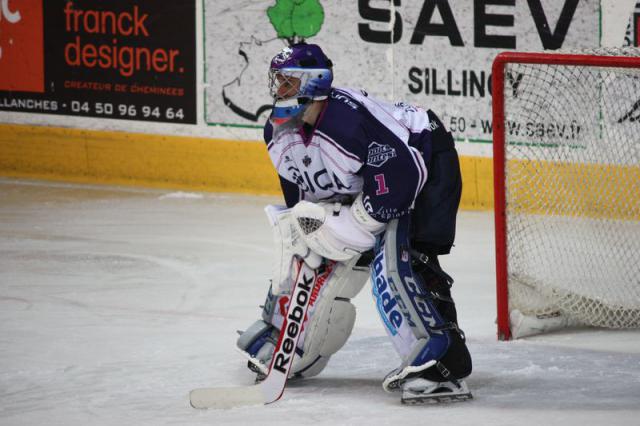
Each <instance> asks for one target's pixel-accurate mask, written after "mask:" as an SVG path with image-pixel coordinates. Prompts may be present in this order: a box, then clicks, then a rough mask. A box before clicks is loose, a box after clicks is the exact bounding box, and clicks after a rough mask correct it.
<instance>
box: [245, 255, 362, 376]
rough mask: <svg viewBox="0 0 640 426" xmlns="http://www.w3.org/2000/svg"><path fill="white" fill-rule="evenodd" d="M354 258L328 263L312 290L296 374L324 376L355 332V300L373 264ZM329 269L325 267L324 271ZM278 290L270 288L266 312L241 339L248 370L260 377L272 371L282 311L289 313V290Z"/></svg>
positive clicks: (324, 266) (296, 361)
mask: <svg viewBox="0 0 640 426" xmlns="http://www.w3.org/2000/svg"><path fill="white" fill-rule="evenodd" d="M357 261H358V258H354V259H351V260H350V261H349V262H333V261H327V262H326V264H324V265H323V267H322V268H321V271H320V273H319V274H318V284H317V288H318V291H317V292H314V293H312V295H311V301H310V306H309V308H308V311H307V318H306V319H305V321H304V324H303V331H302V333H303V334H302V335H301V336H300V338H299V340H298V347H297V348H296V353H297V354H298V356H297V357H296V359H295V360H294V363H293V366H292V368H291V376H296V377H311V376H315V375H317V374H319V373H320V372H321V371H322V370H323V369H324V367H325V366H326V365H327V363H328V361H329V358H330V357H331V355H333V354H334V353H335V352H337V351H338V350H339V349H340V348H341V347H342V346H343V345H344V344H345V343H346V341H347V339H348V338H349V336H350V335H351V331H352V330H353V325H354V323H355V316H356V311H355V307H354V306H353V304H352V303H351V302H350V299H351V298H352V297H354V296H355V295H357V294H358V293H359V292H360V290H361V289H362V287H363V286H364V284H365V282H366V281H367V279H368V272H367V271H368V268H367V267H365V266H358V265H357ZM323 268H324V269H323ZM283 287H286V286H280V289H281V293H280V294H274V293H273V291H272V289H271V288H270V289H269V292H268V294H267V299H266V301H265V305H264V308H263V312H262V320H258V321H256V322H255V323H254V324H253V325H252V326H250V327H249V328H248V329H247V330H246V331H245V332H244V333H242V334H241V335H240V337H239V338H238V341H237V346H238V348H239V349H240V350H241V351H242V352H243V353H244V355H245V356H246V357H247V358H249V362H250V365H249V368H250V369H251V370H252V371H254V372H257V373H258V379H260V377H261V376H264V375H265V374H266V372H267V371H268V367H269V365H270V363H271V357H272V355H273V349H274V348H275V343H276V342H277V340H278V336H279V333H280V327H281V325H282V322H283V315H284V314H285V313H286V309H287V304H288V300H289V293H290V289H289V288H286V290H283Z"/></svg>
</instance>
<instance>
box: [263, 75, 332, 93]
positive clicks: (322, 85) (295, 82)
mask: <svg viewBox="0 0 640 426" xmlns="http://www.w3.org/2000/svg"><path fill="white" fill-rule="evenodd" d="M332 80H333V74H332V72H331V70H330V69H328V68H271V69H270V70H269V90H270V93H271V97H272V98H273V100H274V101H278V100H282V99H291V98H308V99H312V100H322V99H326V98H327V96H328V95H329V91H330V90H331V82H332ZM284 84H287V85H288V86H290V87H291V88H295V87H297V90H296V91H295V92H293V93H289V91H290V90H287V89H284V90H283V92H284V93H279V91H280V90H281V89H280V88H281V86H282V85H284ZM285 94H286V97H283V95H285Z"/></svg>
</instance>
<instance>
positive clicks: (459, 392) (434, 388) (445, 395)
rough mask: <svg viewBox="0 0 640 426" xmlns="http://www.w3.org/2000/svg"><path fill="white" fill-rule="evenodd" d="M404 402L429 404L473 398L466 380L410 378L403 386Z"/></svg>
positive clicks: (402, 400) (402, 399)
mask: <svg viewBox="0 0 640 426" xmlns="http://www.w3.org/2000/svg"><path fill="white" fill-rule="evenodd" d="M401 388H402V398H401V399H400V401H401V402H402V403H403V404H429V403H439V402H457V401H466V400H468V399H471V398H473V396H472V395H471V392H470V391H469V388H468V387H467V384H466V383H465V381H464V380H455V381H447V382H432V381H430V380H427V379H423V378H420V377H418V378H415V379H410V380H408V381H406V382H404V383H403V384H402V386H401Z"/></svg>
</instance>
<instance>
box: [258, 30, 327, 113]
mask: <svg viewBox="0 0 640 426" xmlns="http://www.w3.org/2000/svg"><path fill="white" fill-rule="evenodd" d="M332 67H333V64H332V62H331V60H330V59H329V58H327V56H326V55H325V54H324V52H323V51H322V49H321V48H320V46H318V45H315V44H306V43H299V44H294V45H291V46H289V47H285V48H284V49H283V50H282V51H281V52H280V53H278V54H277V55H276V56H275V57H274V58H273V59H272V60H271V66H270V68H269V89H270V92H271V97H272V98H273V111H272V113H271V117H270V120H271V122H272V124H274V125H281V124H284V123H286V122H287V121H289V120H291V119H292V118H294V117H297V116H300V115H301V113H302V112H303V111H304V109H305V108H306V105H307V104H308V103H309V102H310V101H312V100H322V99H326V98H327V96H328V95H329V91H330V90H331V82H332V81H333V72H332Z"/></svg>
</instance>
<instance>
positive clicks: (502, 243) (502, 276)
mask: <svg viewBox="0 0 640 426" xmlns="http://www.w3.org/2000/svg"><path fill="white" fill-rule="evenodd" d="M616 54H618V53H617V52H616V53H614V55H616ZM614 55H609V54H604V55H603V54H558V53H522V52H504V53H500V54H498V55H497V56H496V58H495V60H494V62H493V70H492V71H493V72H492V89H493V104H492V108H493V164H494V168H493V172H494V197H495V198H494V206H495V247H496V291H497V328H498V338H499V339H500V340H509V339H511V338H512V337H513V335H512V330H511V328H510V306H509V292H510V291H512V290H511V289H510V285H509V282H510V281H509V279H510V275H509V274H510V272H511V271H510V270H509V268H510V266H509V261H508V260H509V256H513V254H512V253H510V251H509V250H510V247H509V241H510V240H511V241H512V244H513V241H518V242H519V241H520V240H519V239H518V238H519V237H518V236H515V235H514V236H508V232H509V225H510V224H509V220H510V217H511V216H510V215H511V214H512V213H511V212H510V211H509V210H508V209H509V208H512V205H513V204H514V203H513V202H512V201H511V200H508V199H507V198H508V191H509V189H508V184H507V179H508V178H509V177H508V176H507V175H508V172H507V162H508V161H515V162H519V164H520V165H519V166H518V167H516V168H520V169H524V168H525V166H523V165H522V163H523V162H527V163H528V164H529V165H530V164H531V162H532V161H535V162H537V163H538V165H537V166H536V167H537V170H538V171H536V172H532V173H537V174H547V173H549V172H548V170H549V169H553V168H557V167H564V168H565V169H566V167H567V166H566V164H567V163H569V162H571V161H572V160H571V158H572V157H576V156H577V155H581V152H583V151H584V152H586V151H589V150H590V147H588V146H587V147H585V146H582V145H581V144H585V145H586V144H587V142H584V140H583V138H582V135H583V134H587V133H588V131H585V127H584V126H583V125H581V124H579V123H578V122H577V121H576V123H578V124H576V125H575V127H574V126H573V117H572V118H571V120H572V121H571V127H570V130H567V129H566V128H562V127H561V126H564V125H565V124H555V125H554V124H551V125H545V121H544V120H547V121H546V123H548V122H549V120H553V119H554V118H551V119H549V118H546V119H543V118H540V119H531V121H529V122H527V123H526V125H524V126H521V124H522V123H518V122H516V121H508V120H509V115H508V114H509V112H508V111H507V110H506V108H507V107H508V106H507V99H506V97H505V95H506V96H507V97H509V96H512V97H514V98H517V97H518V94H517V92H518V90H519V88H520V87H519V86H514V82H516V83H519V84H523V85H524V84H525V83H528V81H524V80H527V79H533V78H547V76H548V75H550V74H552V73H555V72H556V70H558V69H559V68H565V67H566V68H567V69H571V70H572V71H571V72H572V73H574V74H573V76H572V77H561V78H558V81H559V83H558V82H555V81H554V80H553V79H554V78H556V77H555V76H554V77H549V83H548V85H549V86H550V87H549V94H548V95H547V96H545V95H540V96H538V97H539V98H540V99H539V100H536V101H535V102H539V105H536V104H535V103H534V101H532V102H531V103H530V104H528V105H526V106H525V107H524V108H523V111H525V113H527V114H528V113H531V114H533V115H536V114H537V110H540V111H545V110H550V109H554V108H557V110H555V109H554V113H551V112H550V113H549V114H550V115H549V116H551V117H556V116H559V115H560V114H561V113H562V112H563V111H565V110H566V111H568V112H569V113H570V114H574V113H575V111H573V109H576V108H578V107H579V105H580V104H581V103H585V102H587V101H585V100H583V99H581V98H580V99H579V100H578V101H572V102H570V103H569V102H567V103H566V104H562V101H558V102H559V103H560V104H562V105H561V106H559V107H554V108H551V107H550V105H552V104H553V102H554V101H553V99H554V97H557V93H554V92H553V91H554V90H555V89H556V87H557V86H560V85H562V84H564V82H565V81H570V82H571V84H573V86H571V87H572V88H571V90H570V91H571V92H576V91H579V90H578V89H575V83H576V80H580V79H581V77H580V76H577V75H576V74H575V73H576V72H577V71H576V70H578V69H584V70H592V69H601V70H606V71H607V72H611V73H613V74H611V75H612V76H613V77H606V78H604V77H602V76H600V77H593V78H594V80H593V81H590V80H589V78H591V77H590V76H591V75H593V74H589V73H590V72H591V71H585V77H584V80H585V81H584V84H585V86H587V85H589V87H588V88H587V89H585V91H587V92H592V93H591V96H590V97H585V99H589V101H591V102H594V104H593V105H586V110H587V111H593V109H595V110H596V111H597V110H602V109H606V110H605V111H604V112H603V111H599V112H598V114H599V117H600V121H601V122H600V123H597V124H598V125H599V126H600V130H599V131H600V133H602V132H603V130H602V126H603V124H602V122H604V121H606V119H602V117H603V115H605V116H606V114H608V113H609V111H610V109H611V108H610V107H604V106H603V105H604V100H603V98H602V96H603V95H602V93H601V92H602V91H603V90H606V88H605V89H603V87H604V86H605V85H606V84H609V81H613V82H615V80H616V77H615V72H616V71H615V70H622V69H635V70H640V57H639V56H640V55H639V54H638V53H637V51H636V52H634V53H632V55H638V56H614ZM521 65H524V66H531V68H530V69H537V68H536V67H537V66H540V67H543V68H541V69H548V70H550V71H549V72H547V71H544V70H543V71H535V72H532V73H531V74H530V75H529V74H526V75H525V74H522V75H521V74H518V76H517V78H516V77H514V76H513V75H509V72H510V71H508V70H507V68H508V67H512V66H521ZM634 72H635V71H634ZM587 74H589V75H587ZM638 78H639V79H640V74H639V75H638ZM628 84H631V85H632V86H630V87H631V90H632V91H633V90H639V91H638V92H637V93H635V94H632V96H635V97H636V98H637V99H638V103H637V104H636V105H635V107H636V108H637V109H638V108H639V107H640V89H637V88H638V87H640V86H638V85H635V84H636V83H635V82H633V78H631V83H628ZM540 87H542V85H540ZM594 88H597V90H596V89H594ZM537 90H544V89H540V88H538V89H537ZM620 90H623V89H620ZM624 90H627V89H624ZM598 91H599V92H598ZM512 92H513V93H512ZM593 92H595V93H596V95H595V96H594V95H593ZM636 95H637V96H636ZM521 96H527V95H521ZM607 96H608V97H609V98H611V97H615V96H617V95H611V96H609V95H607ZM531 97H532V98H533V97H536V96H535V95H531ZM594 99H595V100H594ZM516 100H517V99H516ZM607 101H610V99H607ZM638 110H639V111H640V109H638ZM545 112H546V111H545ZM553 114H555V115H553ZM541 116H542V115H541ZM520 117H522V116H520ZM547 117H548V116H547ZM632 118H634V119H635V120H636V121H637V125H635V124H634V123H629V125H634V126H635V127H634V128H635V129H636V130H637V131H638V133H637V134H640V112H639V113H638V115H637V116H633V117H632ZM519 119H521V118H519ZM514 120H517V119H514ZM560 120H561V119H559V121H558V122H559V123H561V121H560ZM592 121H593V120H592ZM596 121H597V120H596ZM531 123H533V125H531V126H529V124H531ZM605 125H606V124H605ZM545 126H546V127H545ZM525 128H526V129H527V130H526V132H524V131H521V132H520V133H517V131H518V130H521V129H525ZM530 128H531V129H533V130H531V129H530ZM561 128H562V129H563V132H565V131H566V132H565V133H567V134H570V136H571V137H568V136H567V135H566V134H565V135H562V136H561V137H560V138H559V137H558V134H560V131H559V129H561ZM594 132H596V133H597V132H598V130H597V129H595V130H594ZM605 132H606V129H605ZM629 132H631V131H629ZM514 133H517V134H518V135H519V136H520V137H521V140H510V139H509V138H510V137H511V138H513V134H514ZM538 136H539V137H540V140H537V139H536V138H537V137H538ZM601 136H602V135H601ZM628 137H630V138H632V140H630V143H631V144H634V143H636V144H639V143H640V142H638V141H637V140H633V138H634V136H633V133H629V136H628ZM553 138H556V139H559V140H560V142H558V141H554V140H552V139H553ZM516 139H517V138H516ZM525 139H526V140H525ZM617 139H620V138H619V137H617ZM617 139H616V140H617ZM571 144H573V145H575V146H574V147H573V148H571V149H573V150H574V152H578V153H579V154H575V155H574V154H573V153H571V152H570V153H569V155H568V156H567V160H559V159H557V158H551V159H550V160H549V159H546V158H543V157H541V159H540V160H538V159H537V157H536V155H537V153H538V152H541V151H543V150H545V149H547V150H555V151H556V152H557V151H560V150H562V149H564V148H565V146H570V145H571ZM511 145H513V146H522V147H525V146H526V147H528V148H527V149H530V150H531V151H532V153H526V154H522V155H521V158H520V159H514V160H509V159H508V158H507V155H506V151H507V147H508V146H511ZM567 149H569V148H567ZM535 150H537V152H534V151H535ZM621 152H622V154H621V156H623V157H624V156H625V155H626V156H627V157H628V156H629V151H628V150H627V151H624V149H623V150H622V151H621ZM554 155H555V153H554ZM637 155H638V153H637V151H636V152H635V157H636V158H635V159H634V158H632V159H631V163H630V164H626V163H624V161H625V160H624V158H623V157H621V159H620V160H613V163H614V164H619V165H614V166H610V165H609V166H602V167H615V168H624V172H623V173H620V175H621V176H622V175H624V176H626V177H624V178H621V179H626V180H625V181H624V182H623V185H622V186H630V188H629V189H630V191H632V193H631V195H628V194H627V195H619V194H617V193H616V194H615V196H609V198H607V200H608V201H607V202H610V199H612V198H615V200H620V199H622V200H624V201H625V203H626V204H631V211H626V212H625V211H623V212H622V213H620V214H621V215H622V216H623V217H622V219H624V220H629V219H631V221H633V224H632V226H633V230H634V232H635V230H637V229H638V228H637V227H636V225H635V224H637V223H638V222H637V220H638V215H639V213H638V209H637V206H638V198H640V195H639V194H640V189H639V188H640V186H639V185H638V176H640V174H638V170H637V169H638V163H637ZM594 157H596V158H597V157H598V156H597V155H595V156H594ZM580 161H582V160H580ZM592 162H594V161H593V157H590V158H589V159H588V160H585V161H584V162H583V163H582V164H583V165H582V166H580V167H581V168H582V169H585V168H592V164H591V163H592ZM634 162H635V163H636V164H635V167H634V164H633V163H634ZM542 163H544V165H542V166H541V164H542ZM558 164H561V166H558ZM527 167H528V166H527ZM569 167H571V166H569ZM574 168H575V167H574ZM539 170H542V172H540V171H539ZM607 170H609V169H607ZM628 170H630V172H629V171H628ZM563 173H564V172H563ZM566 173H569V172H566ZM580 173H583V175H582V176H581V178H580V179H585V177H584V176H585V175H594V174H595V173H592V172H589V173H585V172H583V171H581V172H580ZM606 174H611V173H609V172H606ZM614 174H616V175H617V173H614ZM629 174H630V175H631V177H629V176H628V175H629ZM524 185H526V187H529V188H530V187H534V188H533V189H536V188H537V187H538V186H537V184H536V185H531V183H530V182H529V183H525V184H524ZM600 185H603V186H607V184H600ZM616 185H617V186H620V185H619V182H616ZM552 186H553V184H552ZM566 186H567V184H566V183H563V188H564V189H563V190H566ZM522 188H524V187H522ZM522 188H521V189H522ZM511 191H512V192H513V191H515V189H513V188H512V189H511ZM550 192H560V190H558V189H557V188H556V190H554V191H550ZM567 192H568V193H571V192H579V191H577V190H572V189H571V188H570V189H569V190H567ZM636 192H637V193H636ZM532 194H534V191H530V194H529V195H527V197H528V201H527V203H529V204H532V203H531V199H532V198H533V197H535V195H532ZM571 196H572V197H574V195H571ZM590 202H591V201H590ZM598 202H601V201H598ZM614 202H618V201H614ZM553 203H555V204H554V208H555V209H558V201H557V200H554V201H553ZM601 203H602V202H601ZM626 204H625V205H626ZM527 208H528V207H527ZM572 208H573V207H572ZM615 208H616V209H617V210H619V208H618V206H615ZM515 209H521V211H520V212H518V213H522V211H524V208H522V207H515ZM563 209H565V210H564V211H565V212H566V210H567V209H569V208H568V207H564V208H563V207H560V208H559V210H556V211H554V212H551V213H549V215H555V216H561V215H563ZM604 210H607V209H606V208H605V209H604ZM617 210H616V211H617ZM558 212H560V213H558ZM535 213H536V214H537V215H538V216H543V215H544V214H546V213H543V214H541V213H540V212H535ZM576 214H577V216H589V214H585V213H582V212H578V213H576V212H575V209H574V210H572V211H571V212H570V213H569V215H570V216H571V217H575V216H576ZM608 214H609V213H604V214H603V213H600V216H607V215H608ZM591 216H592V217H593V216H597V214H591ZM616 219H619V218H616ZM571 220H573V219H571ZM598 220H600V221H602V219H598ZM556 226H557V228H556V229H562V228H563V225H556ZM523 228H526V226H523ZM527 229H528V228H527ZM626 232H628V231H626ZM621 233H623V232H622V231H621ZM636 236H637V237H638V239H639V240H640V235H636ZM523 238H525V239H526V238H528V237H523ZM632 238H633V236H632ZM526 244H527V243H526V242H524V243H523V245H524V246H525V247H526ZM542 245H544V244H542ZM548 246H549V244H547V247H548ZM550 246H551V247H553V246H554V244H550ZM588 246H589V244H585V247H588ZM632 246H633V247H632V249H633V250H635V249H636V248H637V247H636V244H634V243H632ZM547 249H548V248H547ZM581 250H582V249H581ZM585 250H586V249H585ZM524 251H525V252H526V251H527V250H524ZM574 252H576V251H574ZM577 252H580V250H577ZM518 256H524V254H523V253H520V254H518ZM580 256H582V254H581V255H580ZM596 256H600V254H596ZM631 256H633V257H632V258H633V259H636V260H637V261H638V263H640V259H639V258H638V257H637V253H635V252H634V253H633V254H632V255H631ZM565 263H566V262H565ZM552 264H553V261H552V260H551V261H549V263H548V265H547V267H549V265H552ZM632 272H633V273H636V272H638V271H637V270H634V271H632ZM523 275H526V273H524V274H523V273H522V272H519V276H520V277H522V276H523ZM574 275H575V274H574ZM567 276H571V273H570V272H567ZM632 279H633V278H632ZM536 280H537V281H540V279H536ZM536 280H534V281H536ZM537 281H536V282H537ZM601 281H602V280H601ZM638 284H640V282H639V283H638ZM639 287H640V285H639ZM564 291H569V292H571V291H573V290H562V291H559V290H557V289H553V290H552V291H549V292H547V295H551V297H561V296H558V294H560V293H562V294H563V295H564V294H565V293H563V292H564ZM578 293H579V294H580V296H579V297H580V298H583V299H584V298H586V299H589V300H591V299H597V297H595V296H591V295H588V296H585V294H584V292H582V291H581V290H580V291H578ZM562 297H564V296H562ZM622 297H623V298H624V296H622ZM633 297H636V295H633ZM637 302H638V303H639V305H638V308H639V310H635V311H634V312H632V313H631V316H632V317H633V318H636V317H637V318H638V319H639V320H640V315H639V314H638V312H640V300H638V301H637ZM598 303H600V302H598ZM616 303H618V302H615V303H614V304H616ZM617 306H618V305H616V308H615V309H613V310H614V311H616V315H618V314H617V311H618V310H619V309H618V307H617ZM597 308H598V309H597V310H599V309H600V308H601V306H600V305H598V306H597ZM554 309H555V308H554ZM558 309H559V310H562V309H561V308H558ZM589 309H592V308H589ZM622 309H623V310H625V315H627V314H628V312H627V311H629V309H630V310H631V311H633V310H634V308H633V307H632V308H628V307H623V308H622ZM592 311H593V310H591V311H589V312H592ZM588 315H591V313H589V314H588ZM581 320H582V322H585V321H584V320H583V319H581ZM633 321H635V320H634V319H632V321H631V323H633ZM580 322H581V321H577V323H580ZM586 323H587V325H599V324H597V323H596V324H591V323H590V322H589V321H586ZM563 324H564V325H566V324H567V323H566V322H565V323H563ZM569 324H570V325H572V324H576V322H571V321H569ZM604 326H605V327H611V326H612V325H610V324H605V325H604ZM617 326H618V325H617V323H616V324H614V325H613V327H617ZM627 326H637V324H635V325H634V324H631V325H629V322H627V323H624V324H623V325H622V326H621V327H627ZM543 328H544V327H543Z"/></svg>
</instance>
